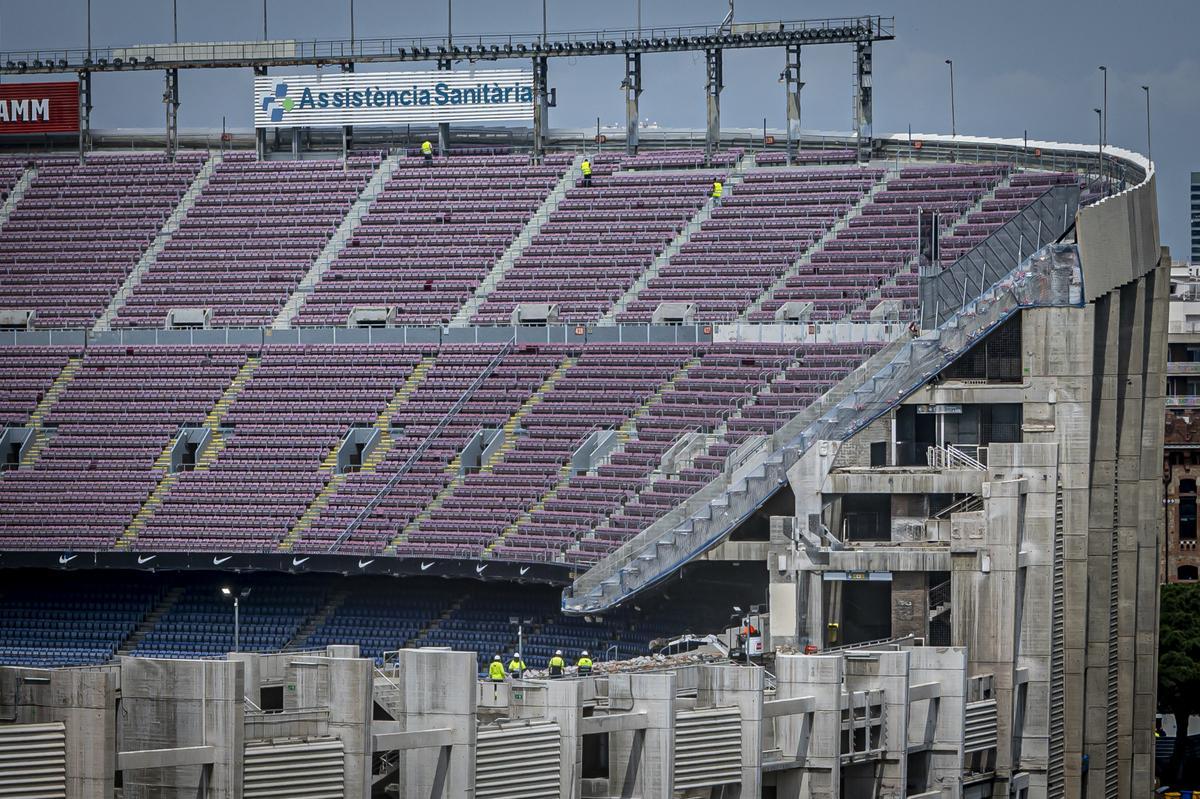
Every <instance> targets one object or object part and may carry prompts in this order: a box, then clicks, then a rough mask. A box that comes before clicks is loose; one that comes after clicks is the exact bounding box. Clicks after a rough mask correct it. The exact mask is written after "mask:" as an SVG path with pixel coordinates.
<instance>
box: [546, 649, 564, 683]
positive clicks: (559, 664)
mask: <svg viewBox="0 0 1200 799" xmlns="http://www.w3.org/2000/svg"><path fill="white" fill-rule="evenodd" d="M566 665H567V662H566V661H565V660H563V656H562V650H561V649H555V650H554V657H552V658H550V676H551V677H561V676H563V668H565V667H566Z"/></svg>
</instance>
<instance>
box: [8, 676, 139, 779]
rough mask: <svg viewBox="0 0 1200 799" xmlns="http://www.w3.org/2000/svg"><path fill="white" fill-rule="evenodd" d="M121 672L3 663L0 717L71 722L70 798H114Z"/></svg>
mask: <svg viewBox="0 0 1200 799" xmlns="http://www.w3.org/2000/svg"><path fill="white" fill-rule="evenodd" d="M116 676H117V675H116V674H115V673H114V672H113V671H102V670H95V671H91V670H89V671H75V670H53V671H51V670H40V669H17V668H0V718H3V719H4V720H5V722H10V721H11V722H12V723H14V724H45V723H50V722H55V721H60V722H62V723H63V725H64V726H65V727H66V760H67V799H109V797H111V796H112V795H113V769H114V768H115V766H116V752H117V736H116V728H117V721H116V709H117V702H116Z"/></svg>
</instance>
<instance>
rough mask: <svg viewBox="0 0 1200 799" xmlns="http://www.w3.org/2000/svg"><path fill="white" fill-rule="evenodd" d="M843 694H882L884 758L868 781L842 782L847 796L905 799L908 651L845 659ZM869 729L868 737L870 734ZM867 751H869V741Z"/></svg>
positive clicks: (878, 653) (864, 654) (844, 777)
mask: <svg viewBox="0 0 1200 799" xmlns="http://www.w3.org/2000/svg"><path fill="white" fill-rule="evenodd" d="M845 674H846V691H847V692H855V691H873V690H877V689H878V690H882V691H883V725H882V727H883V729H882V734H881V736H880V740H879V745H880V747H881V748H882V749H883V750H884V753H883V758H882V759H881V760H879V761H877V763H876V767H875V768H874V769H873V770H872V773H871V774H870V777H869V778H868V779H862V780H861V781H860V780H859V779H854V778H849V777H846V776H845V775H843V779H845V780H846V781H845V784H844V786H843V787H844V790H845V792H846V795H847V796H904V795H905V793H906V790H907V789H906V786H907V782H908V751H907V748H906V745H907V742H908V681H909V673H908V650H904V649H902V650H899V651H892V652H869V653H867V652H856V653H855V654H854V656H853V657H851V656H847V657H846V664H845ZM869 732H870V731H869V730H868V734H869ZM866 743H867V748H868V749H869V748H871V742H870V741H869V740H868V741H867V742H866Z"/></svg>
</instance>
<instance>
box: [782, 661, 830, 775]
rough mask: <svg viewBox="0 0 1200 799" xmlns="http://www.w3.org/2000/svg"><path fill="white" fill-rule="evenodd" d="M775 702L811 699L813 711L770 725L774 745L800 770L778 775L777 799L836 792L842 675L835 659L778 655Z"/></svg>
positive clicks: (788, 717) (783, 718) (784, 757)
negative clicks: (801, 698) (773, 725)
mask: <svg viewBox="0 0 1200 799" xmlns="http://www.w3.org/2000/svg"><path fill="white" fill-rule="evenodd" d="M775 669H776V672H775V685H776V697H777V698H779V699H798V698H800V697H812V699H813V712H812V713H809V714H803V715H796V716H783V717H780V718H777V719H776V720H775V742H776V744H777V745H778V746H779V749H780V753H781V756H782V757H783V759H785V760H794V761H797V762H798V763H800V764H801V765H800V767H799V768H796V769H791V770H788V771H784V772H780V776H779V782H778V787H777V789H776V796H778V797H779V799H823V797H829V796H841V790H842V787H841V786H842V763H841V756H842V750H841V741H842V733H841V730H842V673H843V661H842V658H841V656H840V655H779V656H778V657H777V658H776V660H775Z"/></svg>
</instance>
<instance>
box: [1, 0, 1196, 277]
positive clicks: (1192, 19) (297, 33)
mask: <svg viewBox="0 0 1200 799" xmlns="http://www.w3.org/2000/svg"><path fill="white" fill-rule="evenodd" d="M267 2H268V5H269V12H268V16H269V32H270V35H271V38H277V37H278V38H298V39H312V38H342V37H346V36H348V35H349V13H348V7H349V6H348V0H267ZM84 4H85V0H37V1H36V2H29V0H0V50H8V49H25V48H35V47H72V46H82V45H83V43H84V41H85V23H84ZM178 4H179V37H180V40H181V41H235V40H246V39H256V38H260V37H261V32H262V16H261V14H262V4H261V2H259V0H178ZM548 4H549V17H550V28H551V29H552V30H570V29H581V28H595V27H600V26H608V27H615V26H622V25H633V24H634V20H635V14H636V11H635V9H636V8H637V0H610V1H609V2H603V3H581V2H567V0H548ZM725 10H726V2H725V0H690V2H669V0H642V21H643V25H644V26H649V25H656V24H657V25H667V24H696V23H711V22H717V21H720V19H721V18H722V17H723V16H724V14H725ZM848 14H849V15H853V14H886V15H895V17H896V32H897V36H896V40H895V41H894V42H884V43H881V44H879V45H878V46H877V47H876V49H875V85H876V91H875V130H876V131H877V132H889V131H903V130H905V129H907V128H908V126H909V125H910V124H911V125H912V129H913V131H916V132H948V131H949V128H950V112H949V100H948V95H949V91H948V78H947V70H946V66H945V64H944V63H943V62H944V60H945V59H946V58H952V59H954V66H955V76H954V77H955V83H956V90H957V117H958V130H959V132H960V133H971V134H980V135H988V136H1020V135H1021V134H1022V132H1023V131H1025V130H1028V131H1029V136H1030V137H1031V138H1044V139H1052V140H1058V141H1074V142H1088V143H1092V142H1095V140H1096V120H1095V115H1094V114H1093V112H1092V109H1093V108H1095V107H1098V106H1099V105H1100V73H1099V71H1098V70H1097V66H1098V65H1099V64H1106V65H1107V66H1108V68H1109V100H1108V103H1109V117H1110V121H1109V130H1108V135H1109V141H1110V142H1111V143H1112V144H1114V145H1119V146H1124V147H1129V148H1131V149H1135V150H1138V151H1141V152H1145V146H1146V124H1145V122H1146V120H1145V106H1144V101H1143V96H1142V92H1141V89H1140V86H1141V85H1142V84H1149V85H1150V86H1151V87H1152V88H1151V91H1152V103H1153V108H1152V111H1153V130H1154V155H1155V160H1156V161H1157V163H1158V169H1159V182H1158V190H1159V207H1160V212H1161V217H1162V228H1163V241H1164V242H1165V243H1166V244H1168V245H1169V246H1170V247H1171V250H1172V252H1173V254H1174V255H1175V257H1177V258H1186V257H1187V255H1188V252H1189V246H1188V245H1189V242H1188V235H1189V234H1188V179H1189V172H1190V171H1191V170H1193V169H1197V170H1200V157H1197V155H1196V154H1195V152H1194V151H1193V145H1192V144H1189V142H1193V141H1194V140H1195V134H1196V131H1197V130H1200V60H1198V56H1197V46H1196V44H1197V36H1198V33H1197V32H1198V31H1200V0H1142V2H1138V3H1129V2H1122V0H1006V1H1005V2H982V1H981V0H908V1H907V2H899V1H898V0H864V2H862V3H858V2H847V0H809V1H808V2H778V1H777V0H738V2H737V19H738V20H740V21H746V22H749V21H760V20H770V19H781V18H782V19H800V18H806V17H826V16H842V15H848ZM355 19H356V22H355V24H356V33H357V35H358V36H361V37H364V38H366V37H371V36H391V35H395V36H409V35H444V34H445V30H446V5H445V0H426V1H425V2H414V1H413V0H404V1H403V2H400V1H398V0H355ZM540 27H541V2H540V0H507V1H503V0H502V1H500V2H497V0H455V1H454V31H455V33H456V34H463V35H465V34H471V33H489V32H494V33H507V32H527V31H534V30H539V29H540ZM170 38H171V0H92V41H93V43H94V44H96V45H126V44H145V43H158V42H166V41H170ZM803 62H804V80H805V81H806V82H807V86H806V87H805V89H804V96H803V102H804V120H803V124H804V127H805V128H812V129H824V130H847V129H849V127H850V110H851V78H852V52H851V49H850V48H849V47H844V46H826V47H810V48H806V49H805V51H804V57H803ZM781 66H782V51H781V50H778V49H770V50H747V51H740V52H732V53H729V54H727V56H726V60H725V84H726V88H725V92H724V94H723V95H722V122H723V123H724V124H725V125H728V126H730V127H750V126H759V125H761V124H762V120H763V117H766V118H767V123H768V124H769V125H771V126H773V127H778V126H782V124H783V115H784V101H783V89H782V86H781V85H780V84H779V83H778V80H777V78H778V74H779V71H780V68H781ZM643 69H644V72H645V78H644V88H645V93H644V94H643V95H642V115H643V117H648V118H650V119H651V120H653V121H656V122H659V123H661V124H663V125H667V126H700V125H702V124H703V122H704V90H703V79H704V64H703V57H702V56H699V55H690V54H668V55H661V56H653V57H648V58H647V59H646V60H645V61H644V66H643ZM621 71H622V66H621V61H620V58H619V57H609V58H590V59H578V60H575V61H573V62H568V61H564V60H555V61H553V62H552V63H551V85H553V86H556V87H557V88H558V96H559V107H558V108H557V109H555V110H554V111H553V112H552V113H551V125H552V126H555V127H558V126H584V125H594V124H595V120H596V117H597V116H599V117H601V119H602V120H603V121H604V122H606V123H607V122H616V121H618V120H620V119H622V118H623V115H624V104H623V95H622V92H621V91H620V90H619V89H618V83H619V82H620V79H621ZM180 83H181V87H180V88H181V94H182V100H183V107H182V109H181V112H180V124H181V125H182V126H184V127H194V128H199V127H219V126H220V121H221V116H222V115H225V116H227V117H228V122H229V125H230V127H239V128H248V127H249V126H250V124H251V121H250V114H251V100H250V94H251V90H250V73H249V71H246V70H239V71H233V70H220V71H212V72H209V71H202V70H197V71H195V72H191V73H187V74H185V75H184V76H183V77H182V78H181V81H180ZM94 85H95V110H94V112H93V113H94V124H95V125H96V126H97V127H103V128H113V127H153V126H158V125H161V124H162V121H163V111H162V105H161V97H162V83H161V76H160V75H159V73H145V74H121V75H111V76H110V75H102V76H99V77H98V78H97V79H96V80H95V84H94Z"/></svg>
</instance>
